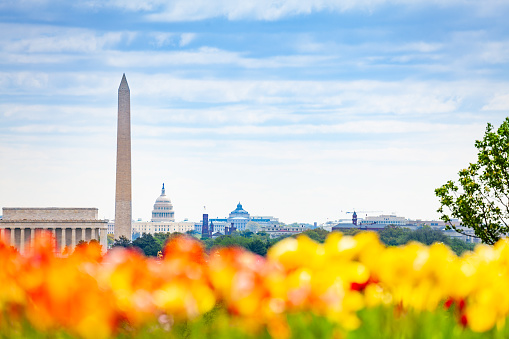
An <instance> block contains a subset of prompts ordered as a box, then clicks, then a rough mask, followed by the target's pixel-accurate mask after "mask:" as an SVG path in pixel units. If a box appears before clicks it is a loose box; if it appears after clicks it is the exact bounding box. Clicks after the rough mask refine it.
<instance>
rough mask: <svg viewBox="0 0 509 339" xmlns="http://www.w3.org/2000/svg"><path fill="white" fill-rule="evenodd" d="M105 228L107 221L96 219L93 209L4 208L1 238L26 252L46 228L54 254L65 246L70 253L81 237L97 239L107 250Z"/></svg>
mask: <svg viewBox="0 0 509 339" xmlns="http://www.w3.org/2000/svg"><path fill="white" fill-rule="evenodd" d="M107 227H108V226H107V221H106V220H100V219H97V209H96V208H3V219H2V220H0V239H2V240H3V241H4V242H6V243H7V242H8V243H9V245H11V246H14V247H15V248H17V249H18V250H19V251H20V252H21V253H28V251H29V250H31V249H32V248H33V244H34V241H35V240H36V238H37V235H38V234H39V233H40V232H43V231H45V232H50V233H51V235H52V237H53V240H54V242H55V251H56V252H57V253H62V252H63V251H64V249H65V248H66V247H67V246H70V248H69V249H70V250H71V252H72V251H73V250H74V248H75V247H76V245H77V244H78V243H79V242H80V240H83V241H87V242H89V241H91V240H97V241H98V242H99V243H100V244H101V245H102V247H103V251H104V252H106V249H107ZM28 232H29V233H30V235H29V234H28ZM8 239H9V241H7V240H8Z"/></svg>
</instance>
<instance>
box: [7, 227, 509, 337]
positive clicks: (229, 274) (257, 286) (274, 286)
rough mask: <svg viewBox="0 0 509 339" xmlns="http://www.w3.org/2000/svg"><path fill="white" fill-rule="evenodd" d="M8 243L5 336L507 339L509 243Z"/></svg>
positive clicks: (343, 239) (367, 239) (368, 236)
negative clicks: (65, 249) (466, 247)
mask: <svg viewBox="0 0 509 339" xmlns="http://www.w3.org/2000/svg"><path fill="white" fill-rule="evenodd" d="M52 244H53V239H52V238H51V234H42V235H41V236H40V237H38V238H37V239H36V241H35V245H34V246H33V248H31V249H30V251H29V253H27V254H24V255H21V254H19V253H18V252H17V251H16V250H15V249H13V248H12V247H9V246H8V245H7V244H5V243H2V242H0V338H90V339H92V338H507V337H509V326H506V320H507V319H508V315H509V241H508V240H501V241H499V242H497V243H496V244H495V245H494V246H487V245H479V246H477V247H476V249H475V250H474V251H473V252H466V253H464V254H463V255H462V256H460V257H458V256H456V255H455V254H454V253H453V252H452V251H451V250H450V249H449V248H448V247H447V246H445V245H443V244H433V245H431V246H424V245H421V244H419V243H410V244H407V245H405V246H400V247H386V246H384V245H383V244H382V243H381V242H380V241H379V240H378V237H377V234H376V233H371V232H364V233H359V234H357V235H355V236H343V235H342V234H341V233H336V232H334V233H331V234H330V235H329V236H328V238H327V239H326V241H325V243H324V244H319V243H316V242H314V241H312V240H310V239H309V238H307V237H305V236H300V237H297V238H287V239H284V240H282V241H280V242H278V243H277V244H276V245H274V246H273V247H272V248H270V250H269V252H268V253H267V256H266V257H261V256H258V255H255V254H253V253H251V252H248V251H246V250H244V249H242V248H217V249H212V250H211V251H209V252H208V253H207V252H206V251H205V250H204V248H203V246H202V244H201V243H200V242H199V241H197V240H195V239H194V238H190V237H185V236H181V237H175V238H173V239H171V240H170V241H169V242H168V243H167V244H166V246H165V248H164V252H163V258H147V257H145V256H143V255H142V254H141V253H140V252H138V251H136V250H133V249H124V248H114V249H113V250H110V251H109V252H108V253H107V254H105V255H103V254H101V248H100V246H99V244H97V243H91V244H88V245H82V246H78V247H77V248H76V250H75V251H74V253H72V254H70V255H67V256H62V255H55V253H54V247H53V245H52Z"/></svg>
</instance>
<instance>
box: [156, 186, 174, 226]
mask: <svg viewBox="0 0 509 339" xmlns="http://www.w3.org/2000/svg"><path fill="white" fill-rule="evenodd" d="M152 221H175V215H174V212H173V205H172V204H171V201H170V198H168V197H167V196H166V190H165V189H164V184H163V189H162V190H161V195H160V196H159V198H157V199H156V203H155V204H154V209H153V210H152Z"/></svg>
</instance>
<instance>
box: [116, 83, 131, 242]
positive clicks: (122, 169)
mask: <svg viewBox="0 0 509 339" xmlns="http://www.w3.org/2000/svg"><path fill="white" fill-rule="evenodd" d="M131 200H132V199H131V92H130V91H129V85H128V84H127V79H126V78H125V74H124V75H123V76H122V80H121V81H120V87H119V88H118V124H117V185H116V192H115V239H118V238H119V237H120V236H122V235H123V236H124V237H126V238H127V239H129V240H131V228H132V226H131V219H132V205H131Z"/></svg>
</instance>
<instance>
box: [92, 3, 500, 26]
mask: <svg viewBox="0 0 509 339" xmlns="http://www.w3.org/2000/svg"><path fill="white" fill-rule="evenodd" d="M95 4H96V5H97V4H98V2H95ZM422 4H425V5H432V6H438V7H448V6H469V7H479V9H480V10H482V12H483V13H484V14H485V15H490V14H494V13H496V11H495V10H494V9H496V8H500V7H504V4H503V2H500V1H497V0H491V1H484V2H483V3H482V5H481V4H476V3H473V2H471V1H467V0H448V1H440V0H432V1H425V0H420V1H415V0H282V1H272V0H244V1H236V0H217V1H207V0H195V1H187V0H173V1H169V2H168V1H163V0H137V1H134V0H110V1H108V2H107V3H106V5H107V6H115V7H120V8H123V9H126V10H130V11H140V12H146V13H147V12H148V13H147V14H146V18H147V19H148V20H150V21H170V22H178V21H197V20H203V19H208V18H214V17H226V18H228V19H229V20H242V19H254V20H267V21H271V20H279V19H281V18H285V17H288V16H296V15H307V14H311V13H317V12H345V11H353V10H361V11H366V12H371V11H374V10H376V9H377V8H379V7H381V6H384V5H397V6H407V7H410V8H411V7H413V6H420V5H422Z"/></svg>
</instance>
